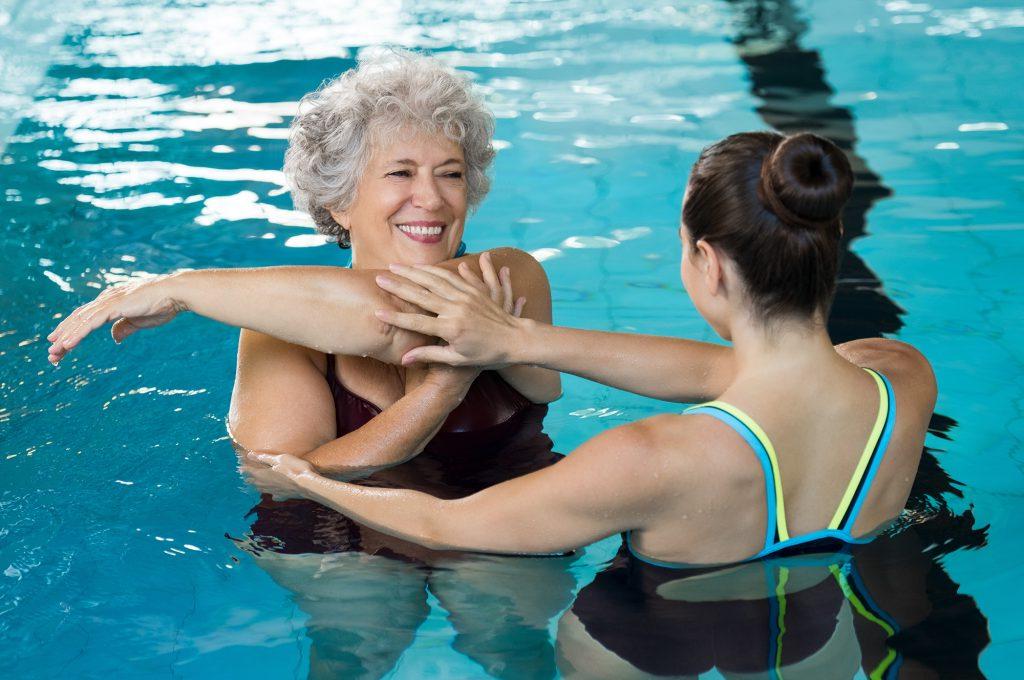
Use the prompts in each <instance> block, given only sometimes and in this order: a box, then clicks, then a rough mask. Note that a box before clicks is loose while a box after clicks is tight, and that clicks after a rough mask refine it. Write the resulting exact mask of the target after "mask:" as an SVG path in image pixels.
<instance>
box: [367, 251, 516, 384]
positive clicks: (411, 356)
mask: <svg viewBox="0 0 1024 680" xmlns="http://www.w3.org/2000/svg"><path fill="white" fill-rule="evenodd" d="M390 269H391V271H392V272H394V273H395V274H398V275H399V276H400V277H401V278H398V277H390V276H386V275H382V276H378V277H377V285H378V286H380V287H381V288H383V289H384V290H386V291H387V292H389V293H391V294H392V295H395V296H396V297H399V298H401V299H403V300H405V301H406V302H410V303H412V304H414V305H416V306H418V307H420V308H421V309H425V310H427V311H428V312H432V313H434V314H436V316H429V315H426V314H413V313H407V312H396V311H391V310H385V309H380V310H377V312H376V315H377V318H379V319H380V320H381V321H384V322H385V323H388V324H391V325H392V326H396V327H398V328H404V329H406V330H409V331H414V332H416V333H421V334H423V335H432V336H435V337H438V338H441V339H442V340H444V341H445V342H446V343H447V344H446V345H427V346H424V347H417V348H415V349H412V350H409V351H408V352H407V353H406V354H405V356H404V357H402V363H403V364H405V365H408V364H411V363H414V362H417V361H422V362H431V363H440V364H448V365H449V366H476V367H480V368H488V369H497V368H504V367H505V366H508V365H509V363H510V358H509V357H510V350H511V348H513V347H515V346H516V342H517V337H518V336H519V333H520V332H521V330H522V320H521V319H520V316H521V315H522V312H523V306H524V305H525V304H526V298H522V297H521V298H519V299H518V300H517V299H515V297H514V295H513V292H512V275H511V273H510V272H509V270H508V267H502V268H501V271H500V272H495V270H494V264H493V263H492V262H491V257H490V254H489V253H484V254H483V255H481V256H480V271H481V273H482V274H483V278H482V279H481V277H479V276H477V274H476V273H475V272H474V271H473V270H472V269H471V268H470V267H469V265H467V264H466V263H464V262H463V263H461V264H460V265H459V271H458V274H456V273H454V272H450V271H448V270H447V269H443V268H441V267H436V266H432V265H417V266H413V267H410V266H406V265H397V264H394V265H391V267H390Z"/></svg>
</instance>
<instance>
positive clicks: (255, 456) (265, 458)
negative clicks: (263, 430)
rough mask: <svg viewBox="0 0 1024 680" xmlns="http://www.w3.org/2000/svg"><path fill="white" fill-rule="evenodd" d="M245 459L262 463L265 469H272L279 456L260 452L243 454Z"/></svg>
mask: <svg viewBox="0 0 1024 680" xmlns="http://www.w3.org/2000/svg"><path fill="white" fill-rule="evenodd" d="M245 457H246V458H248V459H249V460H254V461H256V462H257V463H262V464H263V465H266V466H267V467H273V466H274V464H275V463H277V462H278V459H279V458H280V457H281V456H280V455H277V454H273V453H263V452H262V451H249V452H248V453H247V454H245Z"/></svg>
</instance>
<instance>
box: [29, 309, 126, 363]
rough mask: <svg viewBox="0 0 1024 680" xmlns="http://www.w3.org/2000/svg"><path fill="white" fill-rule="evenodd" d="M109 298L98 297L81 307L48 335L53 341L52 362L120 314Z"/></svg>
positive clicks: (50, 355)
mask: <svg viewBox="0 0 1024 680" xmlns="http://www.w3.org/2000/svg"><path fill="white" fill-rule="evenodd" d="M108 300H109V297H108V298H106V299H101V298H97V299H96V300H94V301H93V302H90V303H89V304H87V305H83V306H81V307H79V308H78V309H76V310H75V311H74V312H72V313H71V314H69V315H68V317H67V318H66V319H64V321H62V322H61V323H60V324H59V325H58V326H57V328H55V329H54V330H53V332H52V333H51V334H50V335H48V336H47V339H48V340H50V341H51V343H52V344H51V345H50V349H49V360H50V363H52V364H57V363H58V362H59V361H60V360H61V359H63V358H64V356H65V355H66V354H67V353H68V352H69V351H70V350H71V349H73V348H74V347H75V346H76V345H78V343H79V342H81V341H82V339H83V338H85V336H87V335H89V333H91V332H93V331H94V330H96V329H97V328H99V327H100V326H102V325H103V324H105V323H107V322H108V321H113V320H114V319H117V318H118V317H119V316H120V314H118V313H117V312H116V307H115V306H114V305H111V304H109V302H108Z"/></svg>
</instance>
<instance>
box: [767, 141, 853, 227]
mask: <svg viewBox="0 0 1024 680" xmlns="http://www.w3.org/2000/svg"><path fill="white" fill-rule="evenodd" d="M852 189H853V171H852V170H851V168H850V161H849V160H847V158H846V155H845V154H844V153H843V152H842V151H840V150H839V147H837V146H836V145H835V144H833V143H832V142H830V141H829V140H827V139H825V138H824V137H819V136H818V135H815V134H811V133H809V132H801V133H800V134H796V135H792V136H789V137H786V138H785V139H783V140H782V142H781V143H780V144H779V145H778V146H777V147H775V150H774V151H773V152H772V153H770V154H768V155H767V156H766V157H765V159H764V163H763V164H762V165H761V184H760V194H761V199H762V200H763V201H764V203H765V207H767V208H768V209H769V210H771V211H772V212H773V213H775V215H776V216H777V217H778V218H779V219H780V220H781V221H782V222H783V223H785V224H787V225H789V226H793V227H797V228H802V229H811V230H818V229H825V228H828V227H829V226H831V225H832V224H834V223H836V222H837V221H838V220H839V217H840V215H841V214H842V210H843V206H844V205H845V204H846V201H847V200H848V199H849V198H850V192H851V191H852Z"/></svg>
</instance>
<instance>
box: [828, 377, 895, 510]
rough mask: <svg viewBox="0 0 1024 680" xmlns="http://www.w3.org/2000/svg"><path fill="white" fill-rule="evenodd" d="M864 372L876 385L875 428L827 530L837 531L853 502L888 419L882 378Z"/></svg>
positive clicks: (887, 403) (886, 396) (886, 399)
mask: <svg viewBox="0 0 1024 680" xmlns="http://www.w3.org/2000/svg"><path fill="white" fill-rule="evenodd" d="M864 370H865V371H867V372H868V374H870V375H871V377H872V378H874V379H875V382H876V383H877V384H878V415H877V416H876V417H875V426H874V427H873V428H872V429H871V436H870V437H868V443H867V445H866V446H865V447H864V453H862V454H860V461H859V462H858V463H857V468H856V469H855V470H854V472H853V477H851V478H850V483H849V484H848V485H847V486H846V493H844V494H843V499H842V501H840V503H839V507H838V508H836V514H835V515H833V516H832V521H831V522H829V523H828V528H829V529H838V528H839V524H840V522H842V521H843V516H844V515H845V514H846V509H847V508H849V507H850V503H852V502H853V498H854V495H855V494H856V492H857V487H858V486H859V485H860V481H861V479H862V478H863V477H864V472H865V470H867V467H868V463H870V462H871V454H872V453H874V451H875V446H876V445H877V444H878V440H879V439H880V438H881V437H882V431H883V430H884V429H885V421H886V420H887V419H888V418H889V399H888V397H889V394H888V392H887V391H886V389H885V383H884V382H882V378H881V377H880V376H879V375H878V374H877V373H875V372H874V371H872V370H871V369H868V368H865V369H864Z"/></svg>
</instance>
